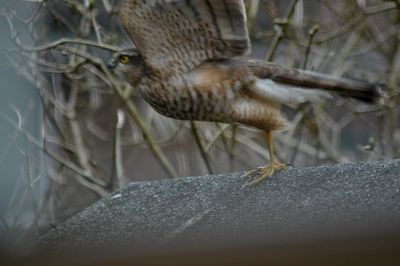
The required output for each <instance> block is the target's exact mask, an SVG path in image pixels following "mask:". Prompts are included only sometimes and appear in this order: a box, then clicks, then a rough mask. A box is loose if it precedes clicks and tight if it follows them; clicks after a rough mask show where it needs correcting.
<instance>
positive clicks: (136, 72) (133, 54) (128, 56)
mask: <svg viewBox="0 0 400 266" xmlns="http://www.w3.org/2000/svg"><path fill="white" fill-rule="evenodd" d="M107 66H108V68H110V69H112V70H114V72H115V73H117V74H118V75H120V76H121V77H122V78H123V79H125V81H127V82H128V83H129V84H131V85H132V86H135V85H137V84H138V83H139V82H140V80H141V79H142V78H143V76H144V75H145V68H144V60H143V57H142V56H141V55H140V54H139V52H138V51H137V50H136V49H125V50H121V51H119V52H116V53H115V54H114V55H113V56H112V58H111V59H110V60H109V61H108V64H107Z"/></svg>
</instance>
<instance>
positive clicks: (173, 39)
mask: <svg viewBox="0 0 400 266" xmlns="http://www.w3.org/2000/svg"><path fill="white" fill-rule="evenodd" d="M120 16H121V22H122V25H123V27H124V29H125V31H126V33H127V35H128V37H129V38H130V39H131V41H132V42H133V43H134V44H135V46H136V48H137V49H138V50H139V52H140V53H141V55H142V56H143V58H144V60H145V62H146V65H147V66H148V67H149V68H150V69H151V70H152V71H155V72H158V73H163V74H164V75H172V74H176V73H182V72H186V71H188V70H190V69H192V68H193V67H195V66H197V65H199V64H201V63H203V62H204V61H206V60H208V59H223V58H230V57H233V56H241V55H245V54H246V53H247V52H248V50H249V49H250V44H249V37H248V32H247V27H246V13H245V7H244V3H243V0H124V1H123V2H122V6H121V11H120Z"/></svg>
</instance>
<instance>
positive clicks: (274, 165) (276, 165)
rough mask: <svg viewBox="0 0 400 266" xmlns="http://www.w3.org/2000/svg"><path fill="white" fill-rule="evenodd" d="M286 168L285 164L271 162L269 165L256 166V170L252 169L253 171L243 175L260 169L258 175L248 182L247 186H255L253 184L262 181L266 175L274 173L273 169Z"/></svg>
mask: <svg viewBox="0 0 400 266" xmlns="http://www.w3.org/2000/svg"><path fill="white" fill-rule="evenodd" d="M286 168H288V165H287V164H281V163H276V162H272V163H271V164H270V165H268V166H265V167H260V168H257V169H256V170H253V171H251V172H249V173H248V174H245V175H244V176H245V177H247V176H251V175H252V174H254V173H256V172H259V171H261V173H260V176H259V177H258V178H256V179H255V180H253V181H251V182H250V183H249V186H255V185H258V184H260V183H261V182H262V181H264V180H265V179H267V178H268V177H270V176H272V175H273V174H274V172H275V170H281V169H286Z"/></svg>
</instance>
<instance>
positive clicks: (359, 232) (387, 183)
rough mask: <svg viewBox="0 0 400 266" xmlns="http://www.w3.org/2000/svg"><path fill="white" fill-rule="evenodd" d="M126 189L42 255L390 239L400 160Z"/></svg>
mask: <svg viewBox="0 0 400 266" xmlns="http://www.w3.org/2000/svg"><path fill="white" fill-rule="evenodd" d="M241 175H242V173H229V174H220V175H210V176H202V177H187V178H181V179H176V180H162V181H157V182H140V183H131V184H129V185H128V186H127V187H125V188H123V189H122V190H120V191H118V192H115V193H113V194H112V195H110V196H109V197H107V198H105V199H103V200H100V201H98V202H97V203H95V204H94V205H92V206H90V207H89V208H87V209H86V210H84V211H82V212H81V213H79V214H77V215H76V216H74V217H73V218H71V219H70V220H68V221H67V222H65V223H64V224H61V225H59V226H58V227H57V228H55V229H54V230H52V231H50V232H49V233H47V234H46V235H45V236H44V237H42V238H41V239H40V241H39V242H38V243H37V244H38V247H42V248H43V247H44V248H50V249H52V250H63V249H66V248H68V249H74V248H76V249H81V248H82V247H92V248H93V247H117V246H129V248H130V249H131V250H132V252H134V253H135V252H137V253H140V254H143V252H149V250H151V251H152V252H155V251H161V252H167V251H168V250H172V249H177V250H198V249H199V248H200V249H201V248H203V249H218V248H221V247H223V248H240V247H246V246H260V245H262V246H275V247H276V246H282V245H283V246H284V245H294V244H303V243H325V242H329V241H350V240H354V239H356V240H357V239H358V240H360V239H361V240H362V239H364V238H365V239H371V238H376V237H378V238H379V237H385V236H396V235H398V236H400V160H387V161H372V162H360V163H349V164H340V165H325V166H319V167H310V168H302V169H296V168H292V169H288V170H284V171H280V172H278V173H276V174H275V175H273V176H272V177H270V178H269V179H268V180H266V181H265V182H263V183H261V184H260V185H258V186H255V187H254V186H248V185H247V184H248V182H249V181H250V180H251V179H246V178H242V177H241Z"/></svg>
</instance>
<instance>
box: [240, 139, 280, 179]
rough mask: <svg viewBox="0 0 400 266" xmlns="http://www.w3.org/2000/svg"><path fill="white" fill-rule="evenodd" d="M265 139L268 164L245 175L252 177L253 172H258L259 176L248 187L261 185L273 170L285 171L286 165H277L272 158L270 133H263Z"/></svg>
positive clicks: (273, 157) (272, 147) (272, 148)
mask: <svg viewBox="0 0 400 266" xmlns="http://www.w3.org/2000/svg"><path fill="white" fill-rule="evenodd" d="M264 136H265V139H266V141H267V143H268V152H269V160H270V164H269V165H267V166H264V167H260V168H258V169H257V170H254V171H251V172H250V173H248V174H246V175H245V176H249V175H253V174H254V173H255V172H259V176H258V177H257V178H256V179H255V180H254V181H252V182H250V185H257V184H259V183H261V182H262V181H263V180H265V179H267V178H268V177H269V176H271V175H273V174H274V172H275V170H281V169H286V168H287V165H286V164H282V163H279V162H277V161H275V156H274V145H273V141H272V134H271V132H270V131H265V132H264Z"/></svg>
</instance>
